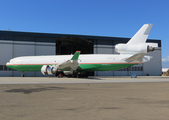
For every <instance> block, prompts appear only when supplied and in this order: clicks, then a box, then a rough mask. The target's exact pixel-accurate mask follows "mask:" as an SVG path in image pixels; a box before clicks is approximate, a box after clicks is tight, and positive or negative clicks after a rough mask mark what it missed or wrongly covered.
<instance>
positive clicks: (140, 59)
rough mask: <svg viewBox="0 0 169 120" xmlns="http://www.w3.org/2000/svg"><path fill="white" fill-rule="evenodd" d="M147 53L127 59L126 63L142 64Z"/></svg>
mask: <svg viewBox="0 0 169 120" xmlns="http://www.w3.org/2000/svg"><path fill="white" fill-rule="evenodd" d="M144 55H145V53H139V54H134V55H133V56H131V57H129V58H127V59H126V60H125V61H126V62H142V61H143V58H144Z"/></svg>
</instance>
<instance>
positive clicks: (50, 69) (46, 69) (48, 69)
mask: <svg viewBox="0 0 169 120" xmlns="http://www.w3.org/2000/svg"><path fill="white" fill-rule="evenodd" d="M57 71H58V66H50V65H43V66H42V68H41V73H42V74H43V75H47V74H48V75H53V74H55V73H56V72H57Z"/></svg>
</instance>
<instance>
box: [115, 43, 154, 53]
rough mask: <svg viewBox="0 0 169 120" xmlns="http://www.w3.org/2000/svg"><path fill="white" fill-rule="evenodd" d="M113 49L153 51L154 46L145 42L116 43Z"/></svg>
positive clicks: (125, 51) (119, 51)
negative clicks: (136, 43)
mask: <svg viewBox="0 0 169 120" xmlns="http://www.w3.org/2000/svg"><path fill="white" fill-rule="evenodd" d="M115 50H116V52H118V53H147V52H150V51H154V48H153V47H151V46H149V45H147V44H138V45H134V44H133V45H132V44H117V45H116V46H115Z"/></svg>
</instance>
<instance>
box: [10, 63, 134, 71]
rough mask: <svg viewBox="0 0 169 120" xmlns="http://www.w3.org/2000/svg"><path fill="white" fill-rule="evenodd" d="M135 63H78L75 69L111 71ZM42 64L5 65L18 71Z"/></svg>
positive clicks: (38, 66)
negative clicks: (77, 67)
mask: <svg viewBox="0 0 169 120" xmlns="http://www.w3.org/2000/svg"><path fill="white" fill-rule="evenodd" d="M132 65H137V64H80V65H79V67H80V68H81V69H80V70H77V71H112V70H117V69H121V68H126V67H130V66H132ZM42 66H43V65H7V67H9V68H11V69H13V70H18V71H41V68H42Z"/></svg>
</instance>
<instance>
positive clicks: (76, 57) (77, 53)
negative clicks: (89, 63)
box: [71, 51, 81, 60]
mask: <svg viewBox="0 0 169 120" xmlns="http://www.w3.org/2000/svg"><path fill="white" fill-rule="evenodd" d="M80 52H81V51H76V52H75V54H74V55H73V57H72V59H71V60H78V58H79V55H80Z"/></svg>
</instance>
